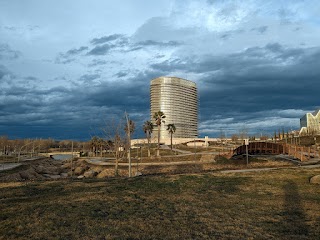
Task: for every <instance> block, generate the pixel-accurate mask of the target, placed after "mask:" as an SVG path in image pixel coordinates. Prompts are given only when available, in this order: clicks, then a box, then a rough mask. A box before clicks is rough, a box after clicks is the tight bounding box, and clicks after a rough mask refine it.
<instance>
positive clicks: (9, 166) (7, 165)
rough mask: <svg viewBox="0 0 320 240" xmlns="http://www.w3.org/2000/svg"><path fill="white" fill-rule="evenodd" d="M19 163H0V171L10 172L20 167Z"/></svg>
mask: <svg viewBox="0 0 320 240" xmlns="http://www.w3.org/2000/svg"><path fill="white" fill-rule="evenodd" d="M21 165H22V164H21V163H1V164H0V171H5V170H10V169H13V168H16V167H19V166H21Z"/></svg>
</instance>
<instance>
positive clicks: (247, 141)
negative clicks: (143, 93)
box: [244, 138, 249, 167]
mask: <svg viewBox="0 0 320 240" xmlns="http://www.w3.org/2000/svg"><path fill="white" fill-rule="evenodd" d="M244 144H245V145H246V160H247V167H248V165H249V154H248V145H249V139H248V138H246V139H245V140H244Z"/></svg>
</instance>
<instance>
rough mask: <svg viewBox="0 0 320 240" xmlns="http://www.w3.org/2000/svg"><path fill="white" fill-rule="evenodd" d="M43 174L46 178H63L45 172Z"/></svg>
mask: <svg viewBox="0 0 320 240" xmlns="http://www.w3.org/2000/svg"><path fill="white" fill-rule="evenodd" d="M43 176H45V177H46V178H49V179H59V178H61V176H60V175H51V174H43Z"/></svg>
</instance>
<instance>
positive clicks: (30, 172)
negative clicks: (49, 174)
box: [20, 168, 45, 180]
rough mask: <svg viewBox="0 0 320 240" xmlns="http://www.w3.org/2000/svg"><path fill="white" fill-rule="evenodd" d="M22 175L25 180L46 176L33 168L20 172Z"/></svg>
mask: <svg viewBox="0 0 320 240" xmlns="http://www.w3.org/2000/svg"><path fill="white" fill-rule="evenodd" d="M20 177H21V178H22V179H24V180H34V179H44V178H45V177H44V176H42V175H40V174H39V173H37V172H36V171H35V170H34V169H33V168H29V169H27V170H25V171H22V172H20Z"/></svg>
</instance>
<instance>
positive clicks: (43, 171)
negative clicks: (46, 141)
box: [0, 158, 67, 181]
mask: <svg viewBox="0 0 320 240" xmlns="http://www.w3.org/2000/svg"><path fill="white" fill-rule="evenodd" d="M66 176H67V169H66V168H64V167H63V163H62V162H61V161H57V160H53V159H50V158H44V159H41V160H35V161H26V162H23V164H22V166H20V167H17V168H16V169H11V170H9V171H4V172H1V173H0V181H22V180H45V179H58V178H65V177H66Z"/></svg>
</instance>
